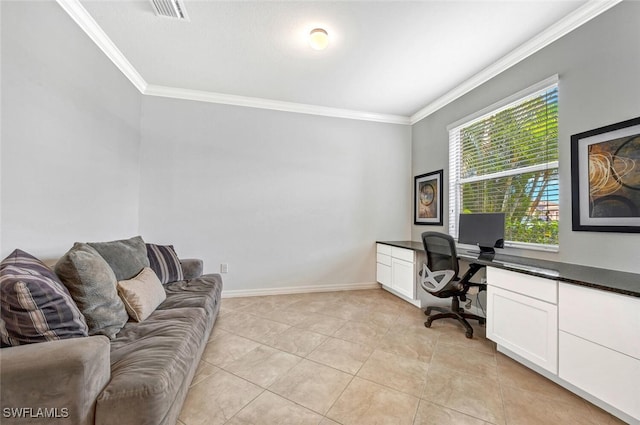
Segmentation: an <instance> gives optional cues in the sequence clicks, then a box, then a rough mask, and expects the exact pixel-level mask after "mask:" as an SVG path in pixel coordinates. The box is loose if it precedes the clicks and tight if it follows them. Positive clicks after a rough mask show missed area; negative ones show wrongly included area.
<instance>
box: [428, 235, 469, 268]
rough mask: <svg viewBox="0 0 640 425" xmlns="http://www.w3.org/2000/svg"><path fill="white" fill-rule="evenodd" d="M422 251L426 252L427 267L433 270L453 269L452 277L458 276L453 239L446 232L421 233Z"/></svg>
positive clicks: (456, 254)
mask: <svg viewBox="0 0 640 425" xmlns="http://www.w3.org/2000/svg"><path fill="white" fill-rule="evenodd" d="M422 243H423V245H424V251H425V252H426V254H427V267H428V268H429V270H431V271H433V272H435V271H439V270H453V271H454V272H455V275H454V277H457V276H458V273H459V271H460V268H459V266H458V253H457V252H456V242H455V240H454V239H453V238H452V237H451V236H450V235H448V234H446V233H440V232H424V233H423V234H422Z"/></svg>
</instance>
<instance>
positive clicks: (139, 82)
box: [56, 0, 409, 125]
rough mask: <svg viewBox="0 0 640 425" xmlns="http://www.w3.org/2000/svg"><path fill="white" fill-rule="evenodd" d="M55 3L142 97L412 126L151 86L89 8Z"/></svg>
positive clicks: (399, 119) (68, 0)
mask: <svg viewBox="0 0 640 425" xmlns="http://www.w3.org/2000/svg"><path fill="white" fill-rule="evenodd" d="M56 1H57V3H58V4H59V5H60V6H61V7H62V9H64V11H65V12H67V14H68V15H69V16H70V17H71V18H72V19H73V20H74V21H75V23H76V24H78V26H79V27H80V28H82V30H83V31H84V32H85V33H86V34H87V35H88V36H89V38H91V40H93V42H94V43H96V45H97V46H98V47H99V48H100V50H102V52H103V53H104V54H105V55H107V57H108V58H109V59H111V61H112V62H113V63H114V64H115V65H116V67H118V69H119V70H120V71H121V72H122V73H123V74H124V75H125V76H126V77H127V78H128V79H129V80H130V81H131V83H132V84H133V85H134V86H135V87H136V88H137V89H138V90H139V91H140V93H142V94H143V95H149V96H161V97H170V98H174V99H185V100H196V101H201V102H210V103H219V104H224V105H235V106H245V107H249V108H260V109H271V110H275V111H285V112H296V113H301V114H310V115H321V116H326V117H334V118H346V119H352V120H364V121H375V122H382V123H390V124H402V125H409V117H405V116H400V115H389V114H378V113H373V112H366V111H354V110H350V109H339V108H330V107H326V106H317V105H308V104H302V103H293V102H283V101H278V100H270V99H261V98H256V97H245V96H236V95H230V94H222V93H213V92H205V91H199V90H190V89H181V88H176V87H164V86H157V85H152V84H148V83H147V82H146V81H145V80H144V78H142V76H141V75H140V74H139V73H138V71H137V70H136V69H135V68H134V67H133V65H131V62H129V61H128V60H127V58H126V57H125V56H124V55H123V54H122V52H121V51H120V50H119V49H118V48H117V47H116V45H115V44H114V43H113V41H111V39H110V38H109V36H107V34H106V33H105V32H104V31H103V30H102V28H101V27H100V25H98V23H97V22H96V21H95V20H94V19H93V17H92V16H91V15H90V14H89V12H88V11H87V9H85V8H84V6H82V4H81V3H80V0H56Z"/></svg>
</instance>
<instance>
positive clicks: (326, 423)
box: [319, 418, 340, 425]
mask: <svg viewBox="0 0 640 425" xmlns="http://www.w3.org/2000/svg"><path fill="white" fill-rule="evenodd" d="M319 425H340V424H339V423H338V422H335V421H332V420H331V419H329V418H322V421H321V422H320V424H319Z"/></svg>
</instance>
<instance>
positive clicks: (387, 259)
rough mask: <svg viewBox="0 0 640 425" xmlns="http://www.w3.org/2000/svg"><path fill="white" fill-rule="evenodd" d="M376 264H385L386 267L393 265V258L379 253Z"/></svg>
mask: <svg viewBox="0 0 640 425" xmlns="http://www.w3.org/2000/svg"><path fill="white" fill-rule="evenodd" d="M376 263H380V264H384V265H385V266H390V265H391V256H390V255H384V254H380V253H377V254H376Z"/></svg>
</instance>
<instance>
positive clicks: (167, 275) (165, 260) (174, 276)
mask: <svg viewBox="0 0 640 425" xmlns="http://www.w3.org/2000/svg"><path fill="white" fill-rule="evenodd" d="M147 256H148V257H149V264H150V267H151V270H153V271H154V272H156V274H157V275H158V278H159V279H160V282H161V283H163V284H165V283H171V282H177V281H178V280H184V275H183V274H182V265H180V260H179V259H178V254H176V251H175V249H173V245H154V244H150V243H148V244H147Z"/></svg>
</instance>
